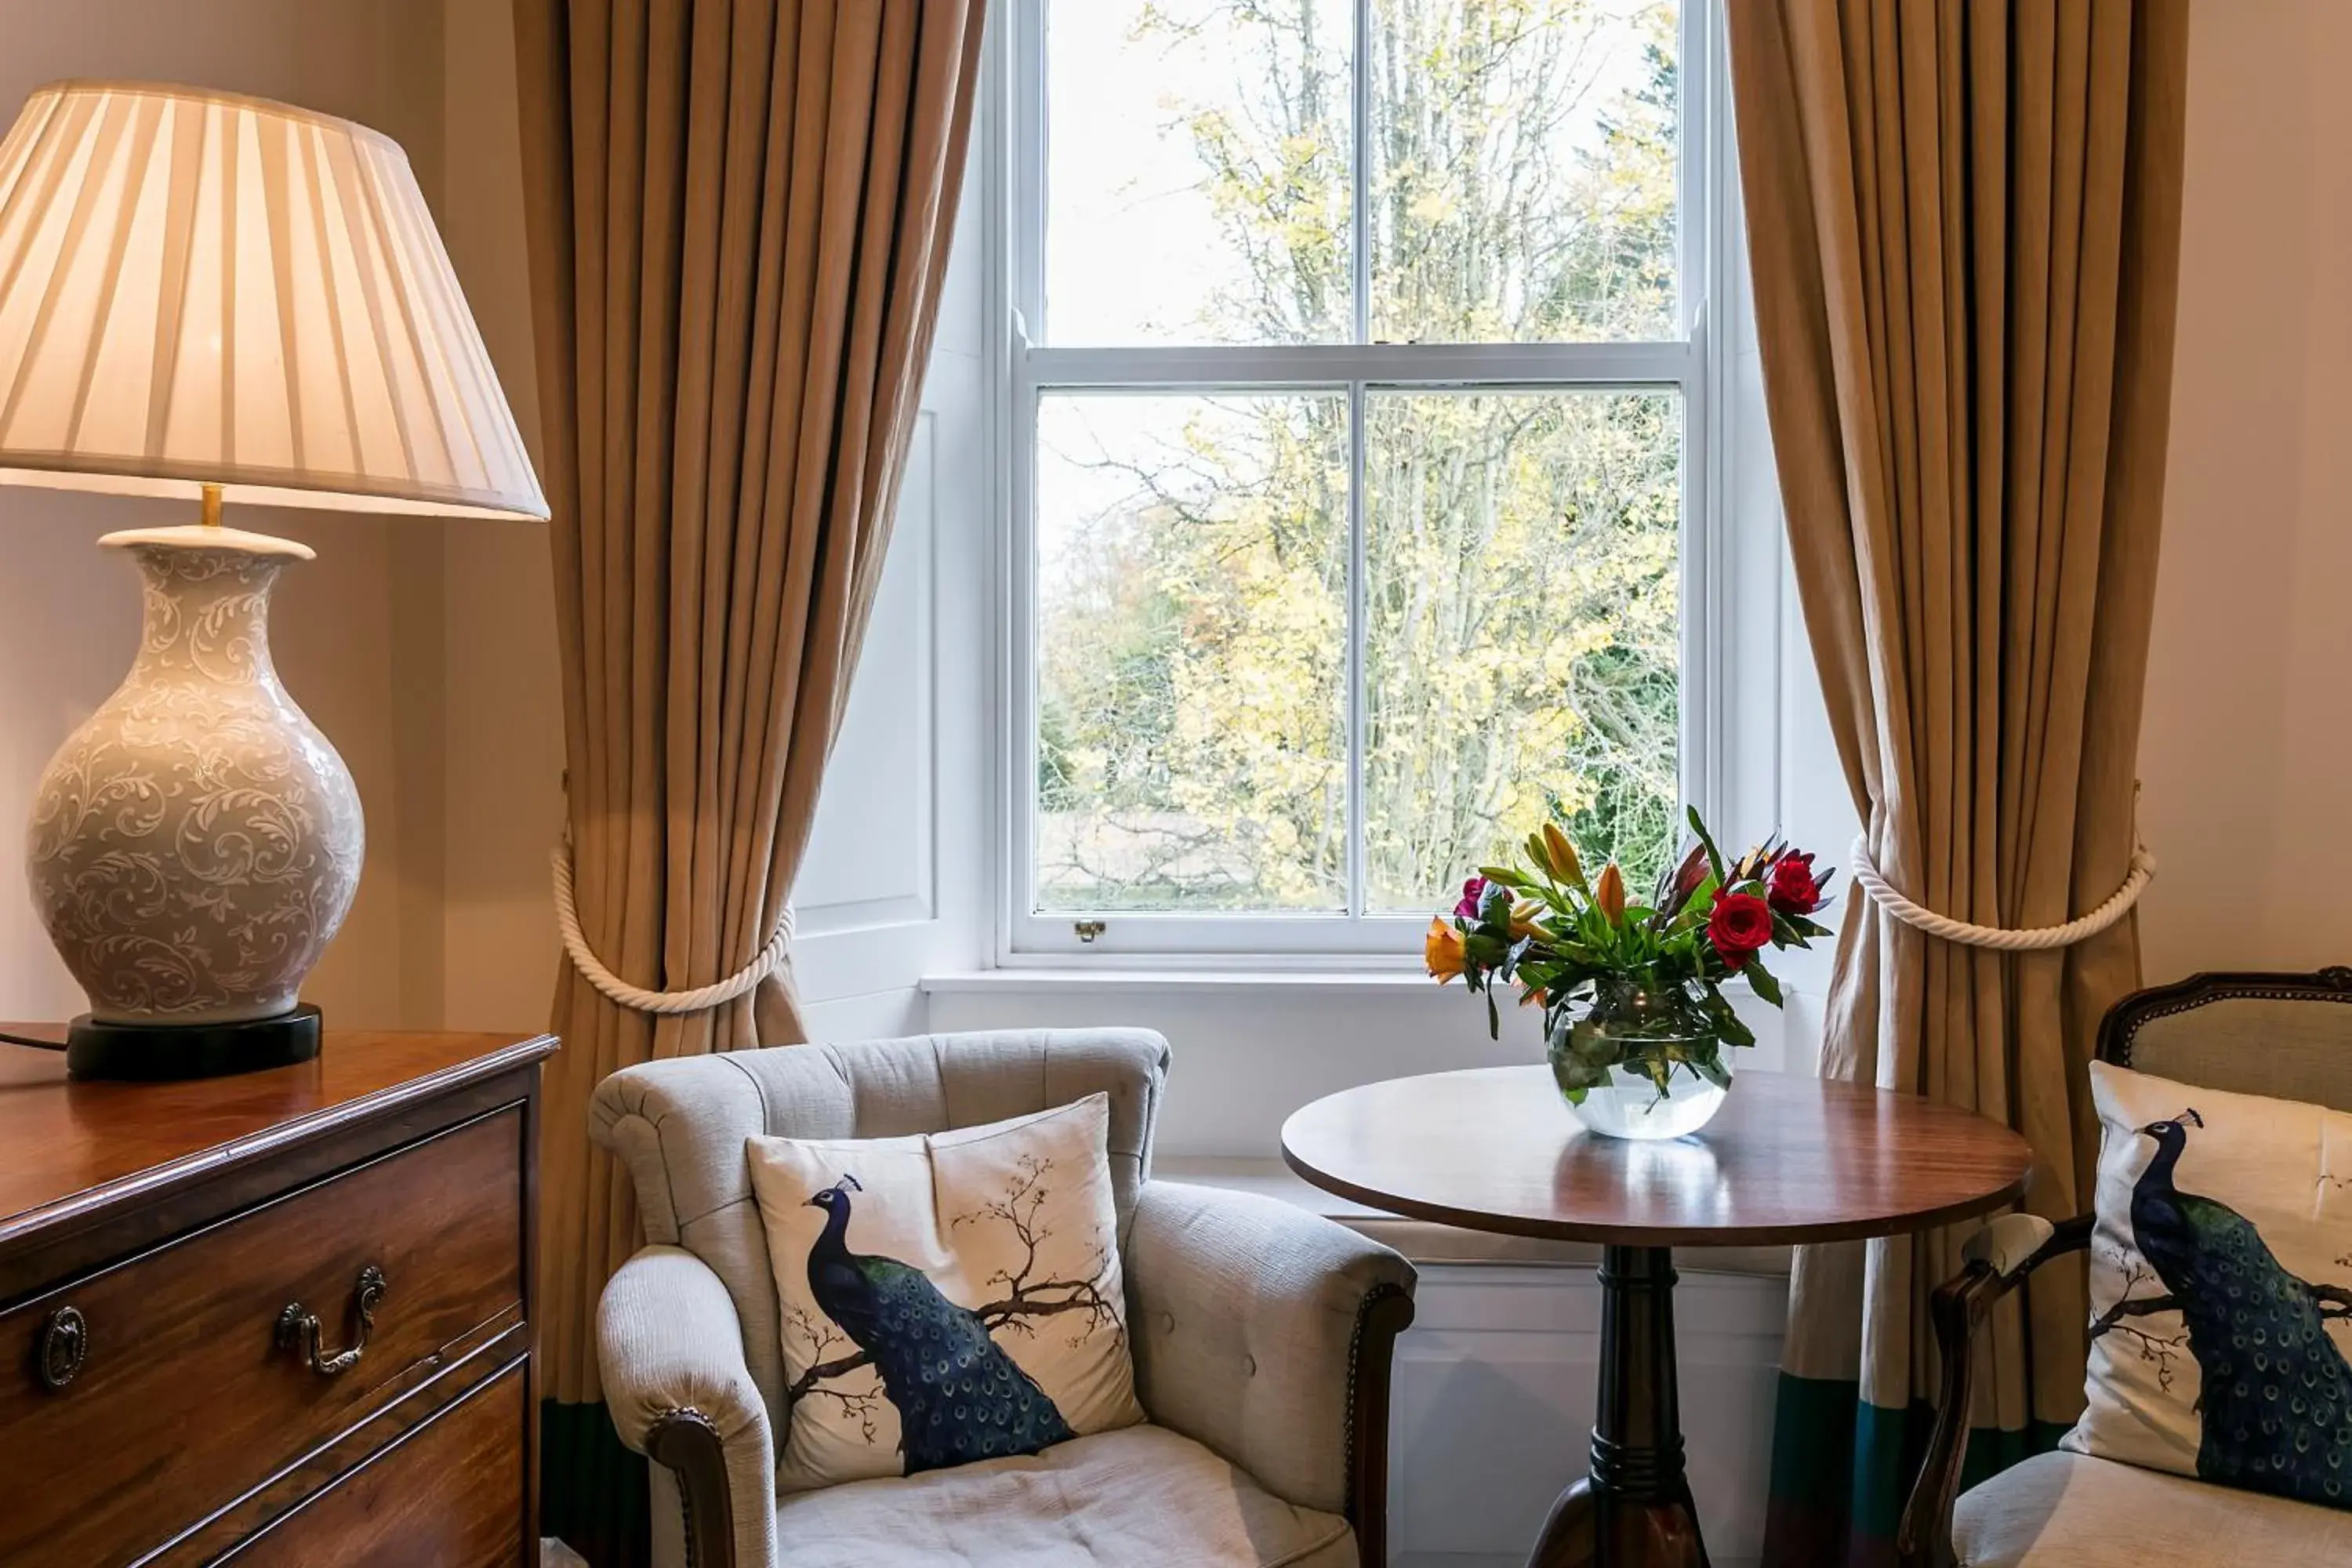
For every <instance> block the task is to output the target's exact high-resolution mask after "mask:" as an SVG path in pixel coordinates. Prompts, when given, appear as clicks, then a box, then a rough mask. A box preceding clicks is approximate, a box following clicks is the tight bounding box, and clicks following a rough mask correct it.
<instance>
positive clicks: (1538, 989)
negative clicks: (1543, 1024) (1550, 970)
mask: <svg viewBox="0 0 2352 1568" xmlns="http://www.w3.org/2000/svg"><path fill="white" fill-rule="evenodd" d="M1519 1005H1520V1006H1522V1007H1541V1006H1543V1005H1546V1004H1545V1002H1544V989H1543V987H1542V986H1540V985H1530V986H1528V988H1527V991H1526V992H1525V993H1524V994H1522V995H1521V996H1520V997H1519Z"/></svg>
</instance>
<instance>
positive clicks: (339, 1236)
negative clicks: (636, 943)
mask: <svg viewBox="0 0 2352 1568" xmlns="http://www.w3.org/2000/svg"><path fill="white" fill-rule="evenodd" d="M524 1127H525V1123H524V1118H523V1114H522V1110H521V1108H520V1106H516V1107H511V1108H509V1109H506V1110H499V1111H495V1112H493V1113H491V1114H489V1115H487V1116H483V1117H480V1118H478V1119H477V1120H475V1121H469V1122H467V1123H465V1124H463V1125H461V1126H458V1127H456V1128H453V1129H451V1130H450V1131H446V1132H442V1133H439V1134H437V1135H436V1136H434V1137H431V1138H427V1139H425V1140H424V1141H422V1142H416V1143H413V1144H410V1145H408V1146H407V1147H405V1148H403V1149H400V1150H397V1151H395V1152H392V1153H389V1154H386V1155H383V1156H382V1157H380V1158H378V1159H375V1160H373V1161H371V1162H369V1163H365V1164H362V1165H359V1166H356V1167H354V1168H352V1169H351V1170H348V1171H344V1172H341V1173H338V1174H336V1175H333V1176H331V1177H328V1178H326V1179H325V1180H322V1181H319V1182H316V1183H313V1184H310V1185H309V1186H305V1187H301V1188H298V1189H296V1190H295V1191H293V1192H291V1193H289V1194H286V1195H285V1196H283V1197H280V1198H278V1199H276V1200H274V1201H271V1202H269V1203H266V1204H263V1205H260V1206H258V1207H256V1208H253V1209H249V1210H247V1211H246V1212H244V1213H242V1214H239V1215H236V1216H234V1217H233V1218H230V1219H228V1220H225V1221H223V1222H221V1223H219V1224H217V1225H215V1226H209V1227H208V1228H206V1229H204V1230H201V1231H198V1232H196V1233H194V1234H193V1235H191V1236H187V1237H182V1238H180V1239H178V1240H176V1241H173V1242H171V1243H168V1244H166V1245H164V1246H162V1247H156V1248H154V1249H152V1250H151V1251H148V1252H144V1253H142V1254H139V1255H137V1256H135V1257H132V1258H126V1259H124V1260H122V1261H121V1262H119V1263H116V1264H113V1265H110V1266H109V1267H107V1268H101V1269H99V1270H96V1271H94V1272H92V1273H90V1274H88V1275H85V1276H83V1277H82V1278H80V1279H77V1280H75V1281H73V1282H71V1283H69V1284H67V1285H65V1286H62V1287H59V1288H58V1289H53V1290H49V1291H47V1292H45V1293H44V1294H43V1295H41V1296H40V1297H38V1298H37V1299H36V1300H30V1301H27V1302H26V1303H24V1304H23V1305H21V1306H18V1307H16V1309H14V1310H10V1311H8V1312H6V1313H5V1314H0V1343H5V1344H6V1345H9V1346H12V1347H14V1354H13V1365H12V1366H11V1367H10V1368H8V1369H5V1371H0V1475H9V1476H14V1477H16V1478H19V1479H20V1481H25V1480H28V1479H30V1478H34V1477H49V1478H53V1479H54V1480H55V1481H56V1482H57V1483H58V1484H55V1485H33V1484H20V1485H17V1486H13V1487H11V1488H10V1489H9V1493H10V1497H9V1506H8V1507H7V1508H5V1509H0V1562H5V1563H18V1562H26V1563H72V1564H76V1565H77V1568H82V1565H88V1568H100V1565H101V1564H108V1563H131V1562H136V1561H138V1560H139V1559H140V1558H142V1557H143V1556H145V1555H146V1554H147V1553H148V1552H152V1551H153V1550H154V1549H155V1548H157V1547H159V1546H161V1545H163V1544H164V1543H165V1542H167V1541H168V1540H170V1539H172V1538H173V1537H174V1536H175V1535H176V1534H178V1533H179V1531H181V1530H182V1529H183V1528H184V1527H186V1526H189V1525H193V1524H194V1523H196V1522H198V1521H202V1520H204V1519H205V1518H206V1517H207V1516H209V1515H211V1514H212V1513H213V1512H215V1510H219V1509H221V1508H222V1507H224V1506H226V1505H227V1504H229V1503H230V1502H232V1501H234V1500H236V1499H237V1498H238V1497H240V1496H242V1495H243V1494H245V1493H246V1492H247V1491H249V1490H251V1489H253V1488H254V1487H256V1486H257V1485H259V1484H260V1483H261V1482H263V1481H264V1480H266V1479H268V1478H269V1477H270V1476H271V1475H272V1474H274V1473H275V1472H277V1471H278V1470H279V1469H280V1468H283V1467H285V1466H286V1465H287V1464H288V1463H289V1462H290V1461H292V1460H294V1459H296V1458H299V1457H300V1456H301V1455H303V1454H304V1453H306V1452H307V1451H309V1450H310V1449H311V1448H313V1447H317V1446H318V1445H319V1444H320V1443H322V1442H324V1441H326V1440H327V1439H329V1438H331V1437H333V1436H335V1435H337V1434H338V1433H340V1432H341V1431H343V1430H344V1429H345V1428H347V1427H349V1426H352V1424H353V1423H355V1422H357V1421H359V1420H360V1419H362V1417H364V1416H365V1415H367V1414H368V1413H369V1412H370V1411H371V1410H373V1409H375V1408H378V1407H380V1406H382V1405H383V1404H384V1403H386V1402H387V1401H389V1400H392V1399H394V1398H396V1397H398V1396H399V1394H401V1393H403V1392H404V1391H406V1390H409V1389H413V1388H415V1386H416V1385H417V1384H420V1383H421V1382H423V1381H425V1379H427V1378H429V1377H430V1376H431V1375H432V1374H433V1373H434V1372H435V1371H436V1370H437V1369H438V1368H439V1367H441V1366H442V1365H443V1364H444V1363H445V1352H451V1351H452V1350H453V1349H455V1348H457V1347H459V1345H460V1342H464V1343H465V1344H466V1345H467V1346H470V1345H471V1344H474V1343H478V1342H480V1340H481V1338H482V1334H481V1332H480V1331H483V1330H484V1329H485V1327H486V1325H492V1324H494V1323H495V1324H498V1325H499V1326H500V1327H503V1326H505V1325H506V1324H510V1323H513V1322H517V1321H520V1315H521V1311H522V1282H523V1279H524V1260H523V1237H524V1231H523V1211H524V1197H525V1194H524V1191H523V1173H524V1171H525V1170H526V1168H527V1164H528V1161H527V1153H528V1151H527V1150H526V1149H525V1147H524ZM371 1271H373V1275H380V1276H381V1279H382V1281H383V1289H382V1291H381V1293H380V1296H379V1297H378V1299H377V1300H376V1301H375V1303H374V1310H373V1326H372V1327H369V1328H368V1329H367V1330H366V1331H365V1344H364V1349H363V1350H359V1348H358V1347H359V1345H360V1341H361V1334H362V1323H361V1318H360V1310H359V1303H358V1300H357V1298H358V1296H359V1295H360V1294H361V1292H362V1279H365V1278H370V1277H371ZM297 1304H299V1309H300V1310H299V1311H295V1310H293V1308H294V1306H295V1305H297ZM68 1312H70V1313H72V1314H76V1315H78V1320H79V1327H80V1331H79V1341H80V1348H79V1357H78V1360H77V1355H76V1353H75V1351H74V1347H73V1345H72V1344H71V1343H70V1340H69V1338H68V1337H63V1336H60V1335H59V1334H58V1331H57V1329H56V1327H55V1325H57V1324H58V1321H59V1320H60V1317H61V1316H62V1315H63V1314H66V1313H68ZM305 1313H307V1314H310V1315H315V1317H316V1318H317V1319H318V1330H317V1333H316V1340H317V1342H318V1348H317V1352H316V1359H317V1363H318V1365H315V1366H314V1364H313V1363H312V1360H311V1357H310V1353H309V1347H308V1345H307V1344H306V1343H305V1341H306V1340H308V1339H309V1338H310V1336H309V1335H308V1334H306V1333H305V1332H304V1331H302V1329H301V1328H300V1326H299V1323H297V1324H296V1325H295V1326H294V1327H293V1328H292V1329H291V1331H289V1329H287V1328H286V1327H283V1326H282V1325H281V1320H282V1319H285V1318H288V1317H289V1316H291V1317H294V1318H296V1319H299V1318H300V1317H301V1316H302V1315H304V1314H305ZM354 1350H357V1351H358V1353H357V1354H355V1355H353V1354H350V1353H349V1352H352V1351H354ZM337 1352H344V1353H343V1354H341V1355H340V1356H339V1355H338V1353H337ZM320 1367H323V1368H325V1369H326V1370H320ZM68 1372H69V1373H70V1375H69V1376H68V1377H66V1378H65V1379H64V1384H63V1386H62V1387H57V1388H52V1387H50V1386H48V1382H49V1381H50V1380H53V1379H55V1378H57V1377H58V1375H59V1374H61V1373H68ZM518 1452H520V1449H518Z"/></svg>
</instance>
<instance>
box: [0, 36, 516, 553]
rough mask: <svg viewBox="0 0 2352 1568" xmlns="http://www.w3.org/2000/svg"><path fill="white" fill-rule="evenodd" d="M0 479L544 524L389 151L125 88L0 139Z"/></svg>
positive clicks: (84, 98) (276, 108)
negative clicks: (209, 488)
mask: <svg viewBox="0 0 2352 1568" xmlns="http://www.w3.org/2000/svg"><path fill="white" fill-rule="evenodd" d="M0 483H16V484H35V485H53V486H60V487H65V488H70V489H98V490H110V491H115V492H120V493H131V494H139V495H154V496H185V497H190V498H194V497H196V496H198V495H200V494H201V492H202V489H203V487H205V486H206V485H217V486H219V487H220V488H221V492H222V496H223V499H224V500H229V501H239V500H243V501H258V502H266V503H270V504H275V505H280V506H307V507H330V508H337V509H342V510H360V511H378V512H418V513H430V514H441V515H454V516H460V517H493V518H532V519H543V518H545V517H546V516H547V502H546V500H544V499H543V498H542V497H541V494H540V489H539V480H538V478H537V476H535V475H534V474H533V473H532V472H531V467H530V458H529V457H528V455H527V454H526V453H525V452H524V450H523V445H522V439H521V437H520V434H519V433H518V432H517V431H516V429H515V422H514V416H513V415H512V414H511V413H510V412H509V410H508V408H507V401H506V396H505V394H504V393H502V392H501V391H500V390H499V381H498V376H497V374H496V373H495V372H493V371H492V369H491V368H490V361H489V356H488V354H487V353H484V352H483V348H482V340H481V336H480V334H479V333H478V331H476V330H475V326H474V318H473V315H472V313H471V312H470V311H469V310H467V308H466V300H465V296H464V295H463V294H462V293H461V292H460V291H459V289H458V288H457V277H456V275H455V273H453V272H452V271H451V269H450V267H449V258H448V256H447V254H446V252H445V251H444V250H443V249H442V248H441V239H440V236H439V234H438V233H437V232H436V230H435V228H434V226H433V219H432V216H431V215H430V214H429V213H428V212H427V211H426V210H425V199H424V196H423V195H422V194H421V193H420V192H419V191H418V190H417V188H416V178H415V174H412V173H411V172H410V170H409V167H408V158H407V155H406V154H405V153H403V152H402V151H401V150H400V148H399V146H398V145H397V144H396V143H394V142H392V141H391V140H389V139H388V138H386V137H384V136H383V135H381V134H379V133H377V132H373V131H370V130H367V129H366V128H364V127H362V126H359V125H354V124H352V123H351V122H350V121H343V120H336V119H333V118H331V117H329V116H327V115H323V114H314V113H311V112H310V111H309V110H302V109H294V108H290V107H289V106H287V105H285V104H279V103H270V102H268V101H266V100H260V99H252V98H241V97H238V96H236V95H234V94H230V93H220V92H209V91H204V90H200V89H189V88H178V87H155V86H148V85H144V84H140V83H121V82H63V83H59V84H58V85H55V86H52V87H46V88H43V89H40V90H39V91H37V92H36V93H34V94H33V96H32V99H31V100H30V101H29V102H27V103H26V105H25V110H24V112H23V114H22V115H20V116H19V117H18V119H17V121H16V126H15V128H14V129H13V130H11V131H10V132H9V133H8V137H7V140H6V141H5V142H0Z"/></svg>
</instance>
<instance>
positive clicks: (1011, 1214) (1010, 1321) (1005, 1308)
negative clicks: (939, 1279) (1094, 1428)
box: [950, 1154, 1127, 1348]
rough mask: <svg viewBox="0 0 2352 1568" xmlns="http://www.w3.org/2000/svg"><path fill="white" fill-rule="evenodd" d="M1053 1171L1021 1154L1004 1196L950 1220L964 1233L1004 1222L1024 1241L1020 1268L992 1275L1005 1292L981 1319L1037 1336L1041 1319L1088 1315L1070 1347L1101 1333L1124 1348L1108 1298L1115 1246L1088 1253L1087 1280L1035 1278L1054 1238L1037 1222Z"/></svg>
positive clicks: (1121, 1325)
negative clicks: (965, 1229)
mask: <svg viewBox="0 0 2352 1568" xmlns="http://www.w3.org/2000/svg"><path fill="white" fill-rule="evenodd" d="M1053 1168H1054V1162H1053V1161H1052V1160H1051V1159H1049V1158H1047V1157H1045V1156H1044V1155H1041V1154H1024V1155H1022V1156H1021V1159H1020V1161H1019V1163H1018V1166H1017V1172H1018V1173H1017V1174H1016V1175H1015V1177H1014V1178H1013V1182H1012V1184H1011V1185H1010V1186H1009V1187H1008V1188H1007V1190H1006V1192H1005V1194H1004V1196H1003V1197H1002V1198H1000V1199H998V1200H997V1201H996V1202H994V1203H992V1204H988V1205H985V1206H983V1207H982V1208H981V1209H979V1210H978V1211H977V1212H975V1213H971V1214H964V1215H957V1216H956V1217H955V1218H954V1219H953V1220H952V1221H950V1229H954V1230H960V1229H961V1228H963V1227H964V1226H971V1225H977V1224H979V1223H980V1222H981V1221H982V1220H984V1219H989V1220H996V1221H1000V1222H1002V1223H1003V1224H1004V1225H1007V1226H1011V1227H1012V1230H1013V1236H1014V1237H1017V1238H1018V1239H1019V1241H1020V1243H1021V1262H1020V1264H1019V1265H1018V1266H1017V1267H1015V1268H1000V1269H998V1270H997V1271H996V1272H995V1273H994V1274H992V1275H990V1276H989V1279H988V1282H989V1283H990V1284H991V1285H1001V1286H1003V1288H1004V1294H1003V1297H1002V1298H1000V1299H999V1300H994V1301H991V1302H990V1303H988V1305H986V1306H984V1307H982V1308H981V1309H980V1310H979V1315H980V1319H981V1321H982V1322H984V1323H986V1324H988V1326H989V1327H990V1328H992V1329H994V1328H998V1327H1003V1328H1005V1329H1009V1330H1011V1331H1013V1332H1015V1333H1019V1334H1024V1335H1034V1334H1035V1333H1036V1331H1037V1330H1036V1323H1035V1320H1036V1319H1038V1318H1046V1317H1054V1316H1057V1315H1059V1314H1061V1313H1064V1312H1083V1313H1085V1314H1086V1316H1085V1317H1084V1318H1083V1319H1082V1320H1081V1321H1079V1323H1078V1326H1077V1328H1076V1331H1074V1332H1073V1333H1072V1335H1071V1336H1070V1343H1071V1344H1073V1345H1076V1344H1077V1343H1078V1342H1080V1341H1082V1340H1083V1339H1084V1338H1085V1337H1086V1336H1087V1334H1088V1333H1090V1332H1092V1331H1095V1330H1097V1329H1102V1330H1107V1331H1108V1332H1110V1333H1111V1334H1112V1335H1113V1336H1115V1337H1116V1338H1117V1340H1118V1342H1119V1344H1120V1345H1121V1347H1122V1348H1124V1346H1125V1345H1126V1342H1127V1325H1126V1323H1125V1322H1124V1321H1121V1319H1120V1317H1119V1313H1118V1306H1117V1304H1116V1303H1115V1302H1113V1301H1112V1300H1111V1299H1110V1298H1109V1297H1108V1296H1106V1295H1104V1294H1103V1285H1104V1282H1105V1281H1106V1280H1107V1279H1108V1278H1109V1277H1110V1273H1111V1269H1110V1261H1111V1259H1110V1248H1109V1247H1108V1246H1107V1245H1105V1244H1103V1243H1101V1242H1097V1243H1096V1244H1095V1245H1094V1246H1093V1247H1091V1248H1090V1249H1089V1251H1088V1255H1087V1266H1086V1270H1085V1272H1086V1278H1085V1279H1032V1278H1031V1276H1032V1275H1034V1274H1035V1273H1036V1272H1037V1249H1038V1248H1039V1247H1042V1246H1044V1245H1045V1242H1047V1241H1048V1240H1050V1239H1051V1238H1052V1237H1053V1234H1054V1230H1053V1226H1050V1225H1046V1224H1044V1223H1042V1222H1041V1221H1040V1220H1039V1218H1038V1215H1039V1212H1040V1211H1041V1210H1042V1209H1044V1207H1045V1199H1046V1197H1047V1196H1048V1195H1049V1189H1047V1187H1046V1186H1045V1177H1046V1174H1047V1173H1049V1172H1051V1171H1052V1170H1053Z"/></svg>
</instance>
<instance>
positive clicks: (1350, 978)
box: [918, 963, 1812, 1005]
mask: <svg viewBox="0 0 2352 1568" xmlns="http://www.w3.org/2000/svg"><path fill="white" fill-rule="evenodd" d="M918 984H919V985H920V987H921V989H922V991H923V994H925V995H927V996H960V995H1014V994H1021V993H1024V992H1034V993H1038V994H1053V995H1061V996H1085V995H1107V996H1114V995H1115V996H1202V995H1228V996H1252V995H1260V996H1262V995H1266V994H1281V993H1286V992H1288V993H1301V994H1309V995H1350V994H1354V995H1366V996H1382V997H1391V998H1393V997H1395V996H1396V995H1397V994H1399V993H1400V992H1416V991H1417V992H1420V993H1422V994H1426V995H1431V996H1448V997H1450V996H1452V995H1453V994H1454V993H1455V992H1456V991H1457V989H1458V988H1457V987H1454V986H1452V985H1444V986H1440V985H1438V984H1435V983H1434V982H1433V981H1432V980H1431V979H1430V978H1429V976H1428V975H1427V974H1426V973H1423V972H1422V971H1420V970H1418V969H1402V968H1388V969H1349V968H1345V967H1341V966H1337V965H1335V966H1333V967H1330V968H1317V969H1303V968H1288V969H1230V968H1228V969H1188V968H1180V967H1176V966H1172V965H1170V966H1158V965H1153V966H1146V965H1142V964H1137V963H1128V964H1126V965H1124V966H1120V967H1114V966H1109V965H1106V966H1104V967H1102V968H1096V967H1093V966H1091V965H1087V966H1084V967H1080V966H1076V965H1069V964H1037V965H1034V966H1031V965H1020V964H1013V965H1007V966H1005V967H1003V968H998V969H973V970H952V971H949V972H947V973H940V974H926V975H924V976H923V977H922V979H921V980H920V981H919V983H918ZM1728 989H1729V990H1730V991H1731V994H1733V996H1734V997H1736V998H1738V999H1739V1000H1742V1001H1745V1000H1748V999H1749V998H1751V997H1752V996H1753V993H1752V992H1750V991H1749V990H1748V987H1747V986H1746V985H1744V984H1738V982H1734V983H1733V984H1731V985H1730V986H1729V987H1728ZM1781 990H1782V991H1783V992H1785V993H1787V994H1789V995H1790V996H1792V997H1793V996H1802V995H1804V994H1807V993H1809V992H1810V991H1811V990H1812V987H1811V985H1807V984H1797V983H1792V982H1790V981H1789V980H1788V979H1787V978H1786V977H1785V976H1784V977H1783V978H1782V980H1781ZM1456 1005H1458V1004H1456ZM1759 1005H1760V1004H1759Z"/></svg>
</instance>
